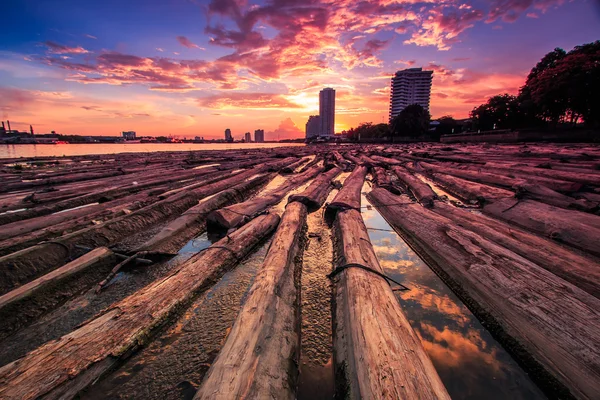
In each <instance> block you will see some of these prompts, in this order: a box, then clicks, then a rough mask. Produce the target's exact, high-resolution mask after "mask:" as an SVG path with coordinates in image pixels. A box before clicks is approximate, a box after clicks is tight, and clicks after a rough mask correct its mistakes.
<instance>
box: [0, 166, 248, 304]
mask: <svg viewBox="0 0 600 400" xmlns="http://www.w3.org/2000/svg"><path fill="white" fill-rule="evenodd" d="M254 174H256V170H249V171H245V172H242V173H239V174H237V175H234V176H231V177H229V178H226V179H222V180H220V181H217V182H215V183H212V184H210V185H206V186H203V187H201V188H198V189H194V190H190V191H185V192H180V193H177V194H175V195H173V196H171V197H169V198H167V199H164V200H161V201H158V202H156V203H153V204H151V205H149V206H147V207H144V208H142V209H140V210H137V211H135V212H133V213H131V214H128V215H124V216H122V217H119V218H115V219H113V220H110V221H107V222H104V223H102V224H100V225H96V226H92V227H89V228H86V229H82V230H79V231H76V232H73V233H70V234H67V235H63V236H61V237H59V238H56V239H54V240H53V241H52V242H46V243H41V244H38V245H35V246H32V247H29V248H27V249H24V250H21V251H18V252H16V253H12V254H9V255H7V256H4V257H0V294H2V293H6V292H7V291H10V290H12V289H14V288H16V287H18V286H20V285H22V284H24V283H27V282H29V281H31V280H33V279H35V278H37V277H39V276H41V275H43V274H45V273H47V272H49V271H51V270H53V269H55V268H57V267H59V266H61V265H63V264H64V263H65V262H66V259H67V258H68V257H69V256H70V255H73V254H75V255H77V253H78V252H77V250H76V249H75V245H82V246H86V247H90V248H94V247H99V246H110V245H113V244H114V243H116V242H118V241H119V240H122V239H123V238H125V237H127V236H129V235H131V234H132V233H135V232H139V231H141V230H143V229H146V228H148V227H149V226H152V225H154V224H156V223H158V222H160V221H164V220H165V219H166V218H168V217H169V216H171V215H175V214H180V213H183V212H184V211H185V210H187V209H188V208H190V207H192V206H194V205H195V204H197V202H198V201H199V200H201V199H203V198H204V197H207V196H210V195H212V194H215V193H218V192H220V191H221V190H224V189H227V188H229V187H231V186H232V185H236V184H238V183H240V182H243V181H244V180H245V179H247V178H249V177H251V176H252V175H254Z"/></svg>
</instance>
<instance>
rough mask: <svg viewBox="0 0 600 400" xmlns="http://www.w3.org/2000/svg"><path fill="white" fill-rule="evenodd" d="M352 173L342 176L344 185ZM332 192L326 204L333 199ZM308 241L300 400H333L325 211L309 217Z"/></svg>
mask: <svg viewBox="0 0 600 400" xmlns="http://www.w3.org/2000/svg"><path fill="white" fill-rule="evenodd" d="M349 175H350V173H349V172H347V173H342V174H340V175H338V177H337V180H339V181H341V182H343V181H344V180H345V179H346V178H347V177H348V176H349ZM337 192H338V191H337V190H335V189H334V190H332V191H331V193H329V196H328V197H327V200H326V201H325V202H326V203H329V202H331V201H332V200H333V198H334V197H335V195H336V194H337ZM307 225H308V241H307V245H306V248H305V250H304V256H303V260H302V277H301V282H302V286H301V287H302V293H301V302H302V307H301V313H302V314H301V318H302V326H301V335H300V349H301V350H300V354H301V357H300V377H299V380H298V389H297V393H296V396H297V399H298V400H321V399H323V400H324V399H332V398H333V395H334V391H335V384H334V372H333V359H332V357H333V343H332V330H331V329H332V328H331V318H332V315H331V311H332V310H331V296H332V292H331V290H332V289H331V282H330V280H329V278H327V274H329V273H330V272H331V269H332V268H333V243H332V241H331V230H330V229H329V227H328V226H327V224H326V223H325V220H324V219H323V209H320V210H317V211H315V212H313V213H310V214H308V218H307Z"/></svg>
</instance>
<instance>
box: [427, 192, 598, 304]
mask: <svg viewBox="0 0 600 400" xmlns="http://www.w3.org/2000/svg"><path fill="white" fill-rule="evenodd" d="M432 210H433V211H434V212H435V213H436V214H440V215H442V216H444V217H446V218H448V219H451V220H452V221H454V222H455V223H456V224H459V225H460V226H462V227H463V228H465V229H468V230H470V231H473V232H475V233H477V234H478V235H480V236H482V237H484V238H486V239H488V240H491V241H493V242H494V243H496V244H498V245H500V246H503V247H505V248H507V249H508V250H510V251H512V252H514V253H516V254H518V255H520V256H521V257H524V258H526V259H528V260H530V261H532V262H534V263H536V264H537V265H539V266H540V267H542V268H545V269H547V270H548V271H550V272H552V273H553V274H555V275H557V276H560V277H561V278H563V279H565V280H566V281H568V282H570V283H572V284H573V285H575V286H578V287H580V288H581V289H583V290H585V291H586V292H588V293H590V294H591V295H593V296H595V297H598V298H600V268H598V265H599V263H598V260H596V259H593V258H590V257H586V256H582V255H581V254H578V252H574V251H571V250H569V249H567V248H565V247H564V246H561V245H559V244H557V243H555V242H553V241H551V240H548V239H544V238H541V237H539V236H538V235H535V234H532V233H529V232H527V231H525V230H522V229H519V228H517V227H515V226H513V225H509V224H506V223H504V222H502V221H500V220H497V219H494V218H490V217H488V216H486V215H482V214H475V213H472V212H469V211H466V210H464V209H460V208H457V207H453V206H450V205H447V204H445V203H443V202H436V203H435V207H433V209H432Z"/></svg>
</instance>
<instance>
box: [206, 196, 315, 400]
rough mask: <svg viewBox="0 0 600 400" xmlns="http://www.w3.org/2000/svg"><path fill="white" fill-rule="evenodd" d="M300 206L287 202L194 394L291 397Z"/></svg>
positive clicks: (302, 220)
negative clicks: (219, 347) (225, 335)
mask: <svg viewBox="0 0 600 400" xmlns="http://www.w3.org/2000/svg"><path fill="white" fill-rule="evenodd" d="M306 215H307V210H306V206H305V205H304V204H302V203H300V202H296V201H294V202H291V203H289V204H288V205H287V207H286V209H285V212H284V214H283V216H282V219H281V223H280V224H279V227H278V228H277V232H276V233H275V236H274V238H273V241H272V242H271V245H270V247H269V252H268V254H267V256H266V258H265V261H264V262H263V265H262V268H261V269H260V271H259V272H258V275H257V276H256V280H255V281H254V284H253V285H252V288H251V289H250V293H249V294H248V299H247V300H246V302H245V303H244V306H243V308H242V310H241V311H240V313H239V315H238V317H237V319H236V321H235V323H234V325H233V328H232V329H231V333H230V334H229V336H228V338H227V342H225V345H224V346H223V349H222V350H221V352H220V353H219V355H218V356H217V359H216V360H215V361H214V363H213V364H212V366H211V368H210V369H209V371H208V373H207V375H206V377H205V378H204V382H203V384H202V386H201V387H200V389H199V390H198V392H197V393H196V396H195V397H194V399H223V400H225V399H263V398H264V399H266V398H273V399H290V400H291V399H295V398H296V395H295V393H296V385H297V377H298V365H299V360H298V359H299V356H300V354H299V348H298V343H299V335H300V332H299V326H300V324H299V289H298V287H297V284H298V282H297V281H296V280H297V279H296V277H297V276H298V275H297V273H296V264H297V259H296V257H297V256H298V255H299V254H301V246H302V243H303V241H302V237H303V233H304V232H305V226H306Z"/></svg>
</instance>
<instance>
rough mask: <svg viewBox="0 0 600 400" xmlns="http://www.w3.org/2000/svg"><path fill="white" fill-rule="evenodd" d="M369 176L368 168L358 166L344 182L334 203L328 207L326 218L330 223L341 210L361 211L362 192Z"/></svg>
mask: <svg viewBox="0 0 600 400" xmlns="http://www.w3.org/2000/svg"><path fill="white" fill-rule="evenodd" d="M366 176H367V167H366V166H364V165H357V166H356V167H354V170H353V171H352V173H351V174H350V175H349V176H348V178H346V180H345V181H344V186H343V187H342V189H340V191H339V192H338V194H336V195H335V197H334V198H333V201H332V202H331V203H329V204H328V205H327V208H326V210H325V217H326V218H327V219H328V220H329V221H333V219H334V218H335V214H336V213H337V212H338V211H340V210H347V209H350V208H352V209H355V210H359V209H360V192H361V191H362V187H363V184H364V182H365V177H366Z"/></svg>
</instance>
